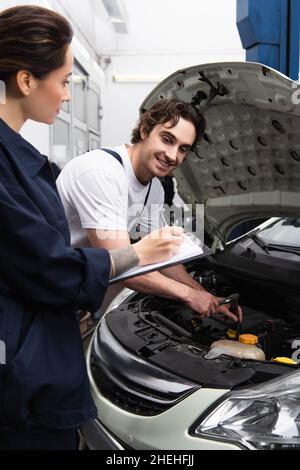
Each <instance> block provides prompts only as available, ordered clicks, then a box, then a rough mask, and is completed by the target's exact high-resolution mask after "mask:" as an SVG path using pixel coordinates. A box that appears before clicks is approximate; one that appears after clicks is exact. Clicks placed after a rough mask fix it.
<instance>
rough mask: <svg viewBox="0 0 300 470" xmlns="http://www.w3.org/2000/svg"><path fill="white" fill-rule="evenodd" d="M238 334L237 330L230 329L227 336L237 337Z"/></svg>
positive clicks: (230, 337)
mask: <svg viewBox="0 0 300 470" xmlns="http://www.w3.org/2000/svg"><path fill="white" fill-rule="evenodd" d="M237 335H238V333H237V331H236V330H231V329H229V330H227V331H226V336H227V338H229V339H237Z"/></svg>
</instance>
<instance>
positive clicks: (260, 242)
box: [248, 233, 269, 254]
mask: <svg viewBox="0 0 300 470" xmlns="http://www.w3.org/2000/svg"><path fill="white" fill-rule="evenodd" d="M248 237H249V238H251V240H253V241H254V242H255V243H256V244H257V245H258V246H259V247H260V248H261V249H262V250H264V251H265V252H266V253H267V254H269V245H267V243H265V242H264V241H263V240H262V239H261V238H259V237H258V236H257V235H256V234H255V233H251V234H250V235H248Z"/></svg>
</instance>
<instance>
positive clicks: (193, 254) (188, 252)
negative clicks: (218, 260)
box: [109, 233, 211, 285]
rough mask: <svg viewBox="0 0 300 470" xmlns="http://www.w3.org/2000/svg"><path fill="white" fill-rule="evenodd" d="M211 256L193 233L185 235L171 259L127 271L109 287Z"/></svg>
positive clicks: (208, 250)
mask: <svg viewBox="0 0 300 470" xmlns="http://www.w3.org/2000/svg"><path fill="white" fill-rule="evenodd" d="M210 254H211V250H210V249H209V248H208V247H207V246H205V245H204V244H203V243H202V241H201V240H200V239H199V238H197V237H196V236H195V235H194V234H192V233H185V234H184V238H183V242H182V244H181V246H180V249H179V252H178V253H177V254H176V255H174V256H172V257H171V258H170V259H168V260H166V261H163V262H162V263H154V264H148V265H147V266H138V267H135V268H132V269H129V270H128V271H125V272H124V273H123V274H120V275H119V276H116V277H113V278H111V279H110V281H109V285H111V284H115V283H117V282H121V281H126V280H127V279H130V278H132V277H136V276H142V275H143V274H147V273H151V272H153V271H160V270H161V269H166V268H171V267H172V266H176V265H177V264H184V263H187V262H189V261H193V260H194V259H198V258H206V257H207V256H209V255H210Z"/></svg>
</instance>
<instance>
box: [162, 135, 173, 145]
mask: <svg viewBox="0 0 300 470" xmlns="http://www.w3.org/2000/svg"><path fill="white" fill-rule="evenodd" d="M162 140H163V141H164V142H166V143H168V144H169V143H170V142H171V140H170V138H169V137H166V136H165V135H164V136H163V137H162Z"/></svg>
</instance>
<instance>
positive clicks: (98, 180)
mask: <svg viewBox="0 0 300 470" xmlns="http://www.w3.org/2000/svg"><path fill="white" fill-rule="evenodd" d="M204 129H205V121H204V118H203V116H202V115H201V114H200V113H199V111H198V110H197V109H196V108H195V107H193V106H192V105H190V104H188V103H184V102H181V101H178V100H168V99H162V100H160V101H158V102H157V103H155V104H154V105H153V106H152V107H151V108H150V109H149V110H148V111H146V112H144V113H143V114H142V115H141V117H140V120H139V123H138V126H137V127H136V128H135V129H134V130H133V132H132V140H131V143H132V145H131V146H129V145H123V146H121V147H117V148H114V149H107V150H106V151H104V150H101V149H99V150H93V151H92V152H88V153H87V154H84V155H81V156H79V157H77V158H75V159H73V160H72V161H71V162H69V163H68V164H67V165H66V167H65V168H64V169H63V170H62V172H61V174H60V176H59V178H58V181H57V184H58V190H59V192H60V196H61V199H62V202H63V204H64V207H65V211H66V215H67V218H68V221H69V225H70V230H71V236H72V243H73V245H75V246H93V247H101V248H106V249H112V248H120V247H124V246H127V245H129V244H130V233H133V232H134V230H135V235H136V233H140V234H141V235H143V234H144V233H147V232H149V231H153V230H155V229H157V228H158V226H159V225H162V223H163V222H162V220H163V217H162V210H163V203H164V191H163V188H162V185H161V183H160V181H159V179H158V178H159V177H166V176H168V175H169V174H170V173H171V172H172V171H173V170H174V169H175V168H176V167H178V166H179V165H181V164H182V162H183V161H184V159H185V158H186V157H187V155H188V152H189V151H190V150H191V149H192V148H193V145H194V144H195V143H196V142H197V141H198V139H200V138H201V137H202V135H203V133H204ZM108 152H109V153H108ZM118 157H119V158H118ZM120 158H121V160H120ZM118 159H119V160H120V161H118ZM124 286H125V287H128V288H130V289H133V290H135V291H138V292H143V293H147V294H155V295H159V296H163V297H166V298H169V299H174V300H179V301H182V302H184V303H185V304H186V305H187V306H189V307H190V308H191V309H192V310H194V311H195V312H197V313H198V314H199V315H200V316H209V315H211V314H214V313H216V312H217V311H218V312H222V313H224V314H225V315H227V316H228V317H230V318H232V319H234V320H236V319H237V317H236V316H235V315H234V314H233V313H231V312H230V310H229V308H228V306H225V305H223V306H222V307H219V306H218V298H216V297H215V296H213V295H211V294H210V293H208V292H207V291H206V290H205V289H204V288H203V287H202V286H201V285H200V284H198V283H197V282H196V281H195V280H194V279H192V278H191V277H190V276H189V274H188V273H187V271H186V270H185V268H184V266H183V265H177V266H174V267H171V268H167V269H164V270H162V271H160V272H158V271H157V272H153V273H149V274H145V275H143V276H139V277H136V278H133V279H130V280H127V281H124V282H123V283H122V287H124ZM119 289H120V286H119ZM115 292H116V291H115ZM111 298H112V295H110V299H111ZM106 305H107V303H106ZM106 305H103V308H105V306H106ZM239 315H240V316H241V311H239Z"/></svg>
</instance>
